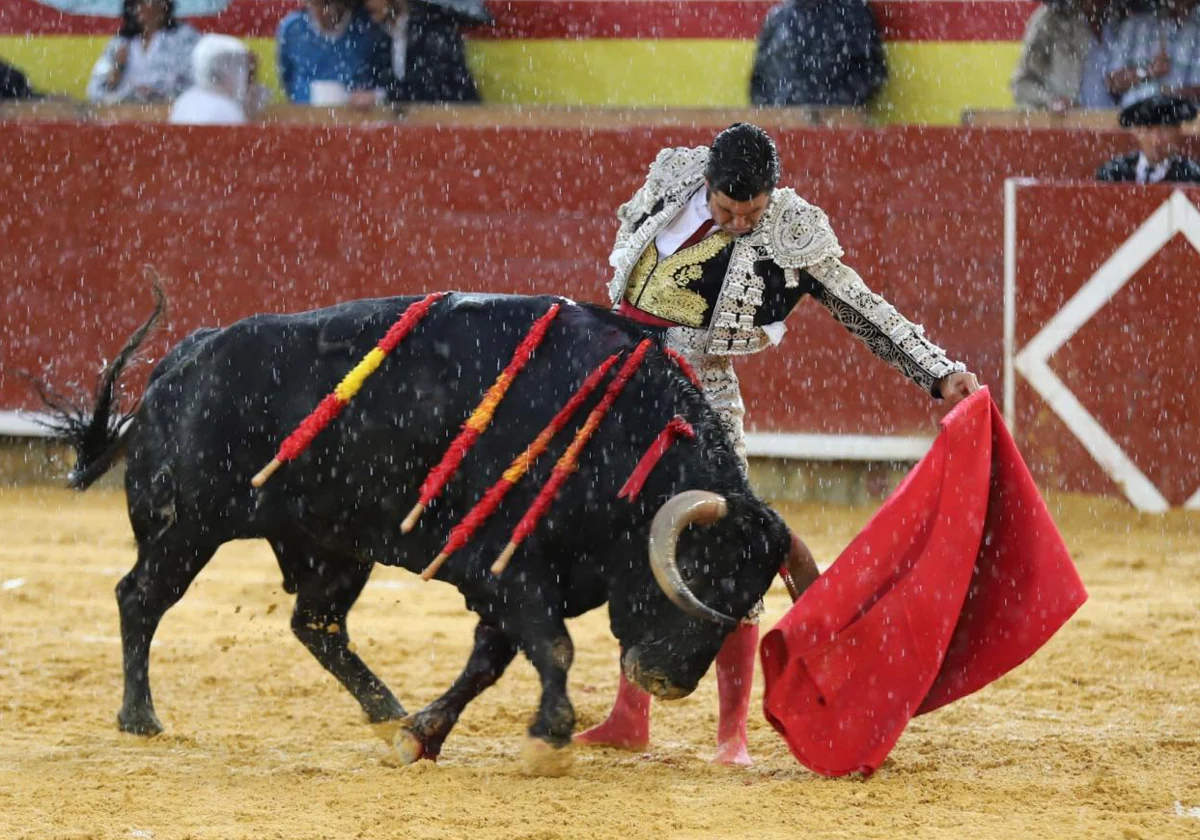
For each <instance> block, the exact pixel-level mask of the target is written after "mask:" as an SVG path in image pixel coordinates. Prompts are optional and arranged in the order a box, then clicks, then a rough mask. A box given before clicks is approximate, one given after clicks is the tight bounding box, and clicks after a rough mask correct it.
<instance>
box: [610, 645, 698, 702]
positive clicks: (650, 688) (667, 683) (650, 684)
mask: <svg viewBox="0 0 1200 840" xmlns="http://www.w3.org/2000/svg"><path fill="white" fill-rule="evenodd" d="M621 671H622V672H623V673H624V674H625V679H627V680H629V681H630V682H631V683H633V684H634V685H636V686H638V687H639V688H641V689H642V690H643V691H646V692H649V693H650V694H652V695H653V696H655V697H657V698H658V699H660V700H679V699H680V698H683V697H687V696H688V695H689V694H691V693H692V692H693V691H695V690H696V686H695V685H693V686H692V687H691V688H685V687H681V686H678V685H676V684H675V683H673V682H672V681H671V680H670V679H668V678H667V677H666V675H664V674H663V673H662V672H660V671H658V670H656V669H654V668H645V667H642V664H641V651H640V649H639V648H638V647H636V646H635V647H632V648H630V649H629V650H627V651H625V653H624V654H623V655H622V656H621Z"/></svg>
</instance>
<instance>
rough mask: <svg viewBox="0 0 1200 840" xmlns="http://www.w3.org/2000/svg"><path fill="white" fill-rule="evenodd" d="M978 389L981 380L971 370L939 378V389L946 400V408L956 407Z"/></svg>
mask: <svg viewBox="0 0 1200 840" xmlns="http://www.w3.org/2000/svg"><path fill="white" fill-rule="evenodd" d="M978 390H979V380H978V379H976V378H975V374H973V373H971V372H970V371H969V370H968V371H963V372H961V373H952V374H950V375H949V376H943V377H942V378H941V379H939V380H938V391H939V392H941V395H942V399H943V400H945V401H946V408H954V406H956V405H958V404H959V403H960V402H962V401H963V400H965V399H966V398H967V397H969V396H971V394H974V393H975V392H976V391H978Z"/></svg>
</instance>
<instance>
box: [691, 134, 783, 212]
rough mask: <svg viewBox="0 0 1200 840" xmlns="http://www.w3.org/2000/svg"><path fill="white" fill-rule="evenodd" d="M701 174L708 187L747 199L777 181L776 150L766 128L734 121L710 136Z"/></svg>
mask: <svg viewBox="0 0 1200 840" xmlns="http://www.w3.org/2000/svg"><path fill="white" fill-rule="evenodd" d="M704 177H705V178H706V179H708V187H709V189H711V190H714V191H716V192H723V193H725V195H727V196H729V197H730V198H732V199H733V200H734V201H749V200H750V199H752V198H754V197H755V196H757V195H761V194H762V193H765V192H770V191H771V190H773V189H775V185H776V184H777V183H779V152H777V151H776V150H775V141H774V140H772V139H771V136H770V135H769V134H767V132H765V131H763V130H762V129H761V128H759V127H758V126H756V125H751V124H750V123H734V124H733V125H731V126H729V128H727V129H725V130H724V131H722V132H721V133H720V134H718V135H717V138H716V139H715V140H713V143H712V149H711V150H710V151H709V156H708V166H707V167H705V170H704Z"/></svg>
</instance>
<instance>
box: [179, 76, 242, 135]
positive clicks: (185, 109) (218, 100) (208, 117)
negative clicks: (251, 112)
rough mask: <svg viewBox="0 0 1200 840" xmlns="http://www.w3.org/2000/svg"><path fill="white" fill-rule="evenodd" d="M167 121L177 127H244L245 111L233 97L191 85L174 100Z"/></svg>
mask: <svg viewBox="0 0 1200 840" xmlns="http://www.w3.org/2000/svg"><path fill="white" fill-rule="evenodd" d="M169 121H170V122H172V123H175V124H177V125H244V124H245V123H246V111H245V110H244V109H243V108H242V106H241V103H239V102H238V101H237V100H236V99H234V98H233V97H230V96H225V95H224V94H222V93H217V92H216V91H212V90H207V89H205V88H202V87H198V86H195V85H193V86H192V87H190V88H188V89H187V90H185V91H184V92H183V93H182V94H181V95H180V97H179V98H178V99H176V100H175V104H174V105H172V106H171V117H170V120H169Z"/></svg>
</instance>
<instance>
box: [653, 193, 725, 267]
mask: <svg viewBox="0 0 1200 840" xmlns="http://www.w3.org/2000/svg"><path fill="white" fill-rule="evenodd" d="M711 218H712V212H711V211H710V210H709V209H708V190H707V189H706V188H705V187H700V189H698V190H696V191H695V192H694V193H692V197H691V198H689V199H688V203H687V204H685V205H683V209H682V210H680V211H679V212H678V213H676V214H675V218H674V219H672V220H671V221H669V222H667V224H666V225H664V226H663V229H662V230H660V231H659V232H658V236H656V237H654V246H655V247H656V248H657V249H658V255H659V256H660V257H669V256H671V255H672V254H674V253H675V252H676V251H678V250H679V246H680V245H682V244H683V243H684V242H687V240H688V239H689V238H690V237H691V235H692V234H693V233H695V232H696V228H698V227H700V225H701V224H703V223H704V222H706V221H708V220H709V219H711ZM716 232H717V226H716V225H713V226H712V227H710V228H709V229H708V233H706V234H705V237H706V238H707V237H709V236H711V235H712V234H714V233H716Z"/></svg>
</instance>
